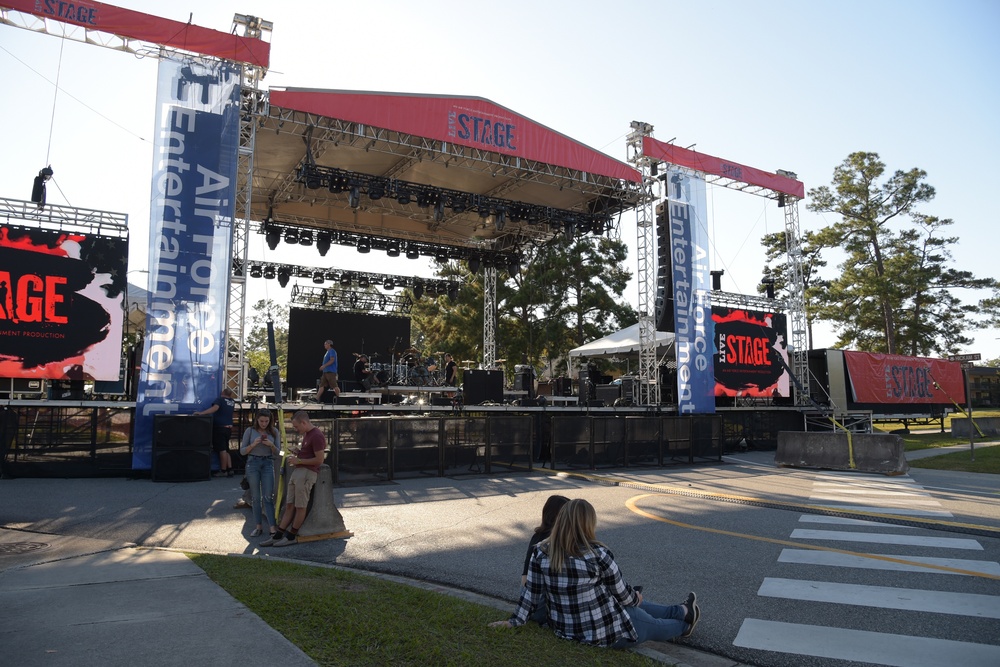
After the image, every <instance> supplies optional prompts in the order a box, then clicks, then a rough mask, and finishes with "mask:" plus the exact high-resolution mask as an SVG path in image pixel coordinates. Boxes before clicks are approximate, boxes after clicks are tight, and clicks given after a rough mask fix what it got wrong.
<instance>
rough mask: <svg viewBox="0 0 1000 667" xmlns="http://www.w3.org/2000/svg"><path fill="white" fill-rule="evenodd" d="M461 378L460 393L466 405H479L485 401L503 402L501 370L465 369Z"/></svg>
mask: <svg viewBox="0 0 1000 667" xmlns="http://www.w3.org/2000/svg"><path fill="white" fill-rule="evenodd" d="M462 379H463V383H464V384H463V388H462V394H463V396H464V399H465V404H466V405H480V404H482V403H485V402H486V401H491V402H493V403H502V402H503V371H499V370H489V371H484V370H477V369H472V370H467V371H465V375H464V377H463V378H462Z"/></svg>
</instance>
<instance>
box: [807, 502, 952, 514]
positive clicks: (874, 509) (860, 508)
mask: <svg viewBox="0 0 1000 667" xmlns="http://www.w3.org/2000/svg"><path fill="white" fill-rule="evenodd" d="M816 506H817V507H823V508H826V509H831V510H844V509H849V510H853V511H855V512H867V513H869V514H901V515H906V516H940V517H950V516H952V513H951V512H947V511H945V510H923V509H908V508H906V507H899V508H897V507H878V506H875V505H834V504H830V503H819V504H817V505H816Z"/></svg>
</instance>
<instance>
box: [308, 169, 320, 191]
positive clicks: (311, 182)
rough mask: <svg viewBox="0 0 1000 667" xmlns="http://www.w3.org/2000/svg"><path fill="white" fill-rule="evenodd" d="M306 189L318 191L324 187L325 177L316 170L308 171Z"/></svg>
mask: <svg viewBox="0 0 1000 667" xmlns="http://www.w3.org/2000/svg"><path fill="white" fill-rule="evenodd" d="M306 187H307V188H309V189H310V190H318V189H319V188H321V187H323V175H322V174H321V173H319V172H318V171H316V170H315V169H308V170H306Z"/></svg>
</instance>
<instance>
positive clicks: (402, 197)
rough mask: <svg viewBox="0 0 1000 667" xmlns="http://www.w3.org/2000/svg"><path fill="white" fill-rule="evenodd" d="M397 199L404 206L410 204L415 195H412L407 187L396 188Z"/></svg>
mask: <svg viewBox="0 0 1000 667" xmlns="http://www.w3.org/2000/svg"><path fill="white" fill-rule="evenodd" d="M396 201H397V202H399V203H400V204H401V205H403V206H408V205H409V203H410V202H411V201H413V197H411V196H410V191H409V190H407V189H406V188H398V189H397V190H396Z"/></svg>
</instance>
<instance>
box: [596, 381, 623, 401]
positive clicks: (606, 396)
mask: <svg viewBox="0 0 1000 667" xmlns="http://www.w3.org/2000/svg"><path fill="white" fill-rule="evenodd" d="M597 398H599V399H601V400H602V401H603V402H604V404H605V405H613V404H614V402H615V401H617V400H618V399H619V398H621V387H620V386H619V385H617V384H599V385H597Z"/></svg>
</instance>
